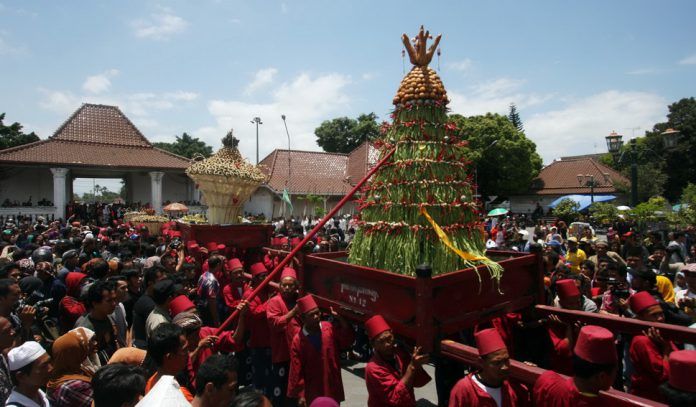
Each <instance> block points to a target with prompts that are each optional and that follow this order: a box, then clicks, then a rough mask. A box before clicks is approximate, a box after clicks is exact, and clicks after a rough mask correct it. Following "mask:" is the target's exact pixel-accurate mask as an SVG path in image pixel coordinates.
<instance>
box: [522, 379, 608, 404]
mask: <svg viewBox="0 0 696 407" xmlns="http://www.w3.org/2000/svg"><path fill="white" fill-rule="evenodd" d="M533 401H534V406H535V407H595V406H597V407H602V406H604V404H603V403H602V402H601V401H600V398H599V397H592V396H587V395H584V394H580V392H579V391H578V388H577V387H575V383H574V382H573V378H572V377H570V378H567V379H566V378H563V377H561V376H560V375H559V374H558V373H556V372H554V371H551V370H548V371H546V372H544V373H543V374H542V375H541V376H539V378H538V379H537V381H536V383H534V395H533Z"/></svg>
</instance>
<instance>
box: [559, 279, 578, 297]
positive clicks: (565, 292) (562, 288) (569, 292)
mask: <svg viewBox="0 0 696 407" xmlns="http://www.w3.org/2000/svg"><path fill="white" fill-rule="evenodd" d="M556 293H557V294H558V298H559V299H561V300H565V299H568V298H573V297H579V296H580V290H579V289H578V286H577V285H576V284H575V280H571V279H565V280H558V281H557V282H556Z"/></svg>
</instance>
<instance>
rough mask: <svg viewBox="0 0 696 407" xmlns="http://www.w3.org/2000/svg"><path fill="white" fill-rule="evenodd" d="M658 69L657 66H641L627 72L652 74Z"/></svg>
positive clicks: (630, 73) (631, 73) (629, 73)
mask: <svg viewBox="0 0 696 407" xmlns="http://www.w3.org/2000/svg"><path fill="white" fill-rule="evenodd" d="M657 72H658V71H657V69H655V68H639V69H634V70H632V71H628V72H626V74H628V75H651V74H654V73H657Z"/></svg>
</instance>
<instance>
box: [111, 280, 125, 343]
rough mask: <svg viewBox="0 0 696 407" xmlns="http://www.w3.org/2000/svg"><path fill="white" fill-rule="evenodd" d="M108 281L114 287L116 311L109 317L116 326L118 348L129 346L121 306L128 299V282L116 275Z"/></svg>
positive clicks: (123, 312)
mask: <svg viewBox="0 0 696 407" xmlns="http://www.w3.org/2000/svg"><path fill="white" fill-rule="evenodd" d="M109 281H110V282H112V283H114V285H115V286H116V290H115V292H116V309H115V310H114V313H113V314H111V315H110V316H109V317H111V319H112V320H113V321H114V324H116V332H118V344H119V346H128V345H130V343H129V339H128V338H127V334H128V321H126V309H125V308H124V306H123V301H124V300H126V298H127V297H128V282H127V280H126V277H125V276H122V275H117V276H111V277H109Z"/></svg>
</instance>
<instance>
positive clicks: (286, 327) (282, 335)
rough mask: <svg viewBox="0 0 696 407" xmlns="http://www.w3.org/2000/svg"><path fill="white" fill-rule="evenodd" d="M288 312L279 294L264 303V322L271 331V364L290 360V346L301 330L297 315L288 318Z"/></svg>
mask: <svg viewBox="0 0 696 407" xmlns="http://www.w3.org/2000/svg"><path fill="white" fill-rule="evenodd" d="M288 312H290V310H288V305H287V304H286V303H285V300H283V297H282V296H281V295H280V294H278V295H276V296H274V297H271V299H269V300H268V302H267V303H266V320H267V321H268V327H269V329H270V331H271V333H270V337H271V354H272V357H273V363H282V362H287V361H289V360H290V345H291V344H292V340H293V338H295V335H297V333H298V332H300V330H301V329H302V322H300V317H299V315H297V316H295V317H294V318H289V317H288V316H287V314H288Z"/></svg>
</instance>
